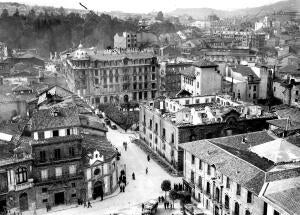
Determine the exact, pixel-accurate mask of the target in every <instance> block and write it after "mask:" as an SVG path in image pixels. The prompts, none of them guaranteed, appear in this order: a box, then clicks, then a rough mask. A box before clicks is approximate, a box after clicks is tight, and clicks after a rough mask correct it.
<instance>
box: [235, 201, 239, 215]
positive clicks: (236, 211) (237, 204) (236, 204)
mask: <svg viewBox="0 0 300 215" xmlns="http://www.w3.org/2000/svg"><path fill="white" fill-rule="evenodd" d="M239 214H240V205H239V203H238V202H236V203H235V204H234V215H239Z"/></svg>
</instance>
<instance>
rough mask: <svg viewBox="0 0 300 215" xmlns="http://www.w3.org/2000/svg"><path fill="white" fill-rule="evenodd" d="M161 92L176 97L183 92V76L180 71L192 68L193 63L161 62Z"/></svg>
mask: <svg viewBox="0 0 300 215" xmlns="http://www.w3.org/2000/svg"><path fill="white" fill-rule="evenodd" d="M160 65H161V66H160V73H161V86H160V87H161V91H162V94H165V95H170V96H172V95H174V93H178V92H179V91H180V90H181V74H180V71H182V70H184V69H186V68H188V67H190V66H191V65H192V63H191V62H178V63H176V62H174V63H169V62H161V63H160Z"/></svg>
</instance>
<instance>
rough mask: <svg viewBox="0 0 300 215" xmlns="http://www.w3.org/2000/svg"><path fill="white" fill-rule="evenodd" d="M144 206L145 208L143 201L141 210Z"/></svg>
mask: <svg viewBox="0 0 300 215" xmlns="http://www.w3.org/2000/svg"><path fill="white" fill-rule="evenodd" d="M144 208H145V205H144V203H142V211H143V210H144Z"/></svg>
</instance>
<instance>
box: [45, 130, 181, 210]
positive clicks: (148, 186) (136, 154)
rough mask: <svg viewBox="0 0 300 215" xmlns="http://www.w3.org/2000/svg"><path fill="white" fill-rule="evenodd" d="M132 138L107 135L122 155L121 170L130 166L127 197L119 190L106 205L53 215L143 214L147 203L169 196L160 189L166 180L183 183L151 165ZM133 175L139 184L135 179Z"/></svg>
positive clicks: (113, 133)
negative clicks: (142, 205) (124, 145)
mask: <svg viewBox="0 0 300 215" xmlns="http://www.w3.org/2000/svg"><path fill="white" fill-rule="evenodd" d="M130 136H132V137H134V134H127V133H124V132H123V133H121V132H120V131H119V130H112V129H110V128H109V131H108V133H107V138H108V139H109V140H110V141H111V142H112V144H113V145H114V146H115V147H117V148H118V149H119V151H120V152H121V159H120V166H123V165H124V164H126V177H127V181H128V182H129V184H128V185H127V186H126V189H125V193H119V192H120V191H119V189H118V190H117V191H116V192H115V193H114V194H113V195H112V197H108V198H107V199H104V200H103V201H99V200H98V199H97V200H95V201H91V203H92V208H84V207H83V206H78V207H75V206H74V207H73V208H69V209H63V210H58V211H52V212H51V211H50V212H49V214H51V213H53V214H68V215H73V214H74V215H75V214H76V215H77V214H101V215H105V214H113V213H122V214H130V215H132V214H140V212H141V204H142V203H143V202H145V201H148V200H150V199H157V198H158V196H159V195H160V196H162V195H165V193H164V192H163V191H162V190H161V188H160V185H161V182H162V181H163V180H165V179H169V180H170V181H171V182H172V184H173V183H180V182H182V181H181V178H180V177H177V178H175V177H172V176H170V175H169V174H168V173H167V172H165V171H164V170H163V169H162V168H161V167H160V166H159V165H158V164H156V163H155V162H154V161H152V160H150V162H148V161H147V155H146V154H145V153H144V152H143V151H142V150H141V149H140V148H138V147H137V146H136V145H135V144H133V143H130ZM124 141H126V142H127V143H128V147H127V151H125V149H124V148H123V142H124ZM146 167H148V171H149V172H148V174H146V172H145V171H146ZM120 170H121V169H120ZM133 172H134V173H135V180H132V177H131V175H132V173H133Z"/></svg>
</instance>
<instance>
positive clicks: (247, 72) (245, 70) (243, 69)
mask: <svg viewBox="0 0 300 215" xmlns="http://www.w3.org/2000/svg"><path fill="white" fill-rule="evenodd" d="M232 70H233V71H235V72H237V73H240V74H241V75H242V76H246V77H249V76H253V78H254V80H259V77H258V76H257V75H256V74H255V73H254V72H253V70H252V69H251V68H250V67H248V66H243V65H236V66H235V67H233V68H232Z"/></svg>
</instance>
